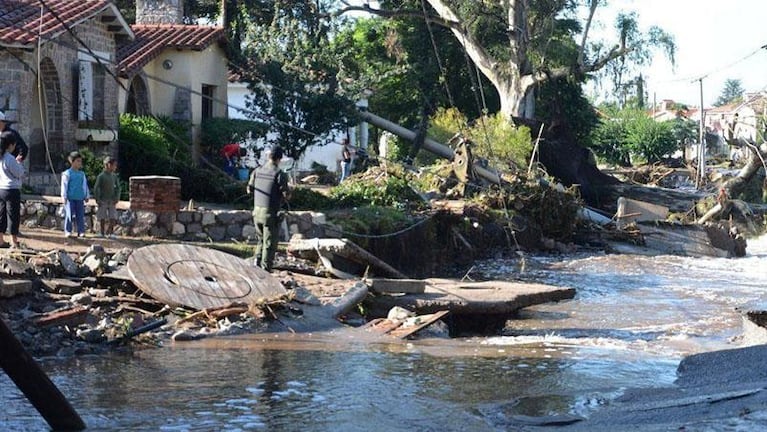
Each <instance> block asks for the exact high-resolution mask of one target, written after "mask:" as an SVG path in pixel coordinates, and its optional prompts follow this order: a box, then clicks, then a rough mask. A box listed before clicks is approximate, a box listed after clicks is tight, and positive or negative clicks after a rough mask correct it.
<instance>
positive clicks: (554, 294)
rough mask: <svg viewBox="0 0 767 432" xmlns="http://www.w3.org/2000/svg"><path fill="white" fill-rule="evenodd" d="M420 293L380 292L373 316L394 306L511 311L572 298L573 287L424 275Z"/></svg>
mask: <svg viewBox="0 0 767 432" xmlns="http://www.w3.org/2000/svg"><path fill="white" fill-rule="evenodd" d="M424 282H425V284H426V285H425V288H424V292H423V293H420V294H419V293H415V294H404V295H379V296H376V297H375V298H373V299H371V300H369V303H371V304H370V306H371V307H372V308H374V309H375V315H376V316H385V315H386V313H387V312H388V311H389V310H390V309H391V308H393V307H394V306H400V307H403V308H405V309H408V310H411V311H414V312H416V313H417V314H418V315H423V314H428V313H435V312H439V311H442V310H447V311H450V313H451V314H454V315H455V314H459V315H460V314H512V313H514V312H516V311H517V310H519V309H522V308H524V307H528V306H532V305H535V304H542V303H548V302H555V301H560V300H567V299H571V298H573V297H574V296H575V289H574V288H568V287H558V286H552V285H544V284H537V283H522V282H506V281H485V282H463V281H460V280H453V279H437V278H431V279H425V280H424Z"/></svg>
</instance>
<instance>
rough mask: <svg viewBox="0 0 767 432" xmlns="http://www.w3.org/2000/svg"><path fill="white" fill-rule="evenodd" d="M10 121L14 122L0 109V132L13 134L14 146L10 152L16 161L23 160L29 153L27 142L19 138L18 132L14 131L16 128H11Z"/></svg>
mask: <svg viewBox="0 0 767 432" xmlns="http://www.w3.org/2000/svg"><path fill="white" fill-rule="evenodd" d="M11 123H14V122H13V120H10V119H8V118H7V117H6V116H5V113H4V112H3V111H0V133H2V132H10V133H12V134H13V136H14V138H15V139H16V148H15V149H14V150H13V151H12V152H11V154H12V155H13V156H14V157H15V158H16V160H17V161H19V162H24V159H26V158H27V155H28V154H29V147H27V143H25V142H24V140H23V139H22V138H21V135H19V132H18V131H16V129H13V128H11Z"/></svg>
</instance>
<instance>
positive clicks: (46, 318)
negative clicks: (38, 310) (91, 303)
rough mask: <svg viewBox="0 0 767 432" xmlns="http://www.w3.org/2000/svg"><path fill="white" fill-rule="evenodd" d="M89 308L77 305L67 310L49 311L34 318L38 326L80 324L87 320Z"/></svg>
mask: <svg viewBox="0 0 767 432" xmlns="http://www.w3.org/2000/svg"><path fill="white" fill-rule="evenodd" d="M87 317H88V310H87V309H85V308H84V307H82V306H75V307H73V308H68V309H65V310H59V311H53V312H48V313H46V314H44V315H42V316H40V317H38V318H36V319H35V320H34V323H35V324H36V325H37V326H38V327H50V326H55V325H79V324H82V323H84V322H85V319H86V318H87Z"/></svg>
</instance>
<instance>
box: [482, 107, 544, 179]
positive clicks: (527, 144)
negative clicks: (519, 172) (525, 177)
mask: <svg viewBox="0 0 767 432" xmlns="http://www.w3.org/2000/svg"><path fill="white" fill-rule="evenodd" d="M469 133H470V134H471V135H470V136H471V138H472V140H473V141H474V143H475V144H476V146H477V147H476V148H475V150H474V155H475V156H480V157H484V158H486V159H488V160H489V161H490V162H491V164H492V165H495V166H511V167H517V168H519V167H525V166H527V160H528V159H529V158H530V154H531V153H532V151H533V146H532V141H531V138H530V128H528V127H527V126H514V125H513V124H511V123H510V122H509V121H508V120H507V119H506V118H505V116H504V115H503V114H501V113H496V114H494V115H491V116H482V117H480V118H479V120H477V121H476V122H475V123H474V125H473V127H472V128H471V129H470V130H469Z"/></svg>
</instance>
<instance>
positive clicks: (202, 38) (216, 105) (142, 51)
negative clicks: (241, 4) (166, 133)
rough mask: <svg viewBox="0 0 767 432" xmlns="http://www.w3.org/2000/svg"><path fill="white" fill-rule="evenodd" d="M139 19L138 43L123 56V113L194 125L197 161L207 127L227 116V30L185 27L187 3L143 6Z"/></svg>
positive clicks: (125, 47) (146, 1) (171, 0)
mask: <svg viewBox="0 0 767 432" xmlns="http://www.w3.org/2000/svg"><path fill="white" fill-rule="evenodd" d="M136 17H137V23H136V24H135V25H132V26H131V30H132V32H133V33H134V34H135V38H134V39H133V40H131V41H126V43H124V44H121V45H120V46H119V47H118V52H117V57H118V62H119V69H118V74H119V77H120V81H121V83H122V86H121V87H120V92H119V107H120V112H121V113H132V114H138V115H148V114H151V115H155V116H167V117H170V118H173V119H174V120H177V121H180V122H183V123H187V124H189V126H190V131H189V132H190V138H191V140H192V142H193V143H194V144H195V145H194V146H193V148H194V151H196V152H198V153H197V154H196V155H193V156H194V157H195V159H196V157H197V156H199V137H200V125H201V123H202V122H203V121H204V120H205V119H208V118H213V117H226V116H227V111H228V110H227V103H228V93H227V83H228V79H227V71H228V67H227V56H226V50H225V48H226V45H225V43H226V35H225V32H224V29H223V28H221V27H214V26H201V25H183V24H182V19H183V2H182V1H181V0H138V1H137V2H136Z"/></svg>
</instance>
